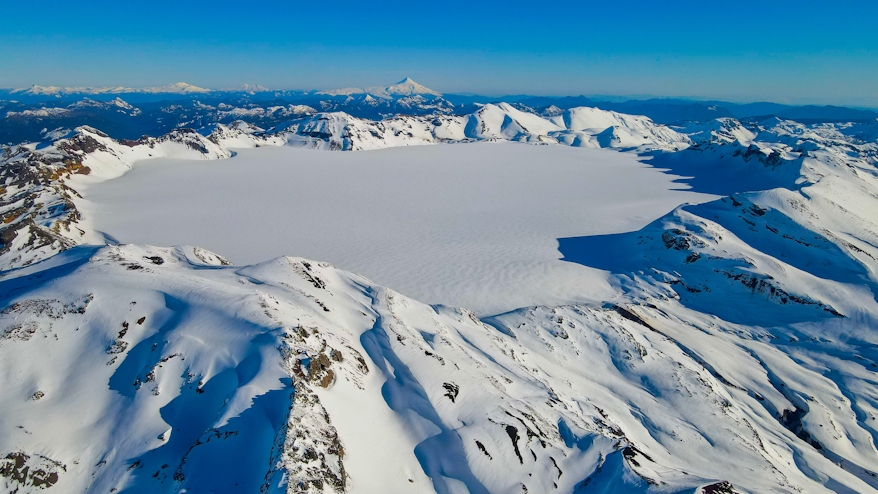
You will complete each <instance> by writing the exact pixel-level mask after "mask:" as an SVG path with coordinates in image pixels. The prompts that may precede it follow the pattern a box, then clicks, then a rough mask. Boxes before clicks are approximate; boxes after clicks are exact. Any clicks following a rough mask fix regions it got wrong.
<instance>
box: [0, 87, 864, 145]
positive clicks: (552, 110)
mask: <svg viewBox="0 0 878 494" xmlns="http://www.w3.org/2000/svg"><path fill="white" fill-rule="evenodd" d="M606 99H608V98H604V99H601V98H599V97H595V98H589V97H586V96H565V97H547V96H529V95H514V96H502V97H491V96H480V95H469V94H467V95H463V94H441V93H439V92H438V91H434V90H432V89H430V88H428V87H426V86H423V85H421V84H419V83H417V82H415V81H414V80H412V79H410V78H405V79H403V80H401V81H399V82H398V83H396V84H390V85H387V86H377V87H368V88H341V89H329V90H314V91H291V90H273V89H269V88H266V87H264V86H260V85H253V84H244V85H242V86H239V87H235V88H226V89H222V90H214V89H207V88H203V87H198V86H194V85H191V84H187V83H185V82H178V83H174V84H168V85H165V86H156V87H145V88H130V87H122V86H117V87H56V86H32V87H29V88H17V89H0V143H9V144H11V143H17V142H23V141H37V140H41V139H44V138H45V134H46V133H50V132H53V131H63V130H65V129H66V130H68V131H69V129H73V128H76V127H78V126H81V125H90V126H93V127H97V128H100V129H102V130H104V131H105V132H107V133H108V134H109V135H110V136H112V137H114V138H119V139H136V138H139V137H141V136H143V135H150V136H158V135H162V134H164V133H167V132H169V131H171V130H173V129H175V128H181V127H188V128H196V129H197V128H202V127H207V126H210V125H215V124H217V123H231V122H233V121H236V120H243V121H245V122H247V123H249V124H253V125H257V126H260V127H272V126H274V125H277V124H279V123H282V122H284V121H287V120H289V119H290V118H291V117H293V116H299V115H303V114H309V113H318V112H333V111H342V112H345V113H347V114H349V115H352V116H355V117H358V118H368V119H382V118H388V117H392V116H395V115H414V116H418V115H433V114H439V115H467V114H471V113H473V112H475V111H477V110H478V109H479V108H481V107H482V106H484V105H485V104H488V103H494V104H499V103H508V104H511V105H512V106H514V107H515V108H516V109H518V110H521V111H524V112H528V113H533V114H536V115H541V116H553V115H557V114H560V112H563V111H564V110H568V109H570V108H577V107H592V108H598V109H601V110H608V111H615V112H618V113H625V114H630V115H643V116H646V117H649V118H650V119H652V120H653V121H654V122H656V123H661V124H666V125H683V124H686V123H690V122H707V121H710V120H714V119H716V118H722V117H733V118H738V119H751V120H756V121H758V120H763V119H765V118H768V117H772V116H776V117H779V118H783V119H790V120H796V121H799V122H802V123H831V122H849V121H854V122H862V121H867V120H873V119H878V112H876V111H871V110H861V109H854V108H846V107H838V106H790V105H782V104H778V103H748V104H737V103H729V102H723V101H689V100H682V99H648V100H628V101H619V100H614V101H607V100H606Z"/></svg>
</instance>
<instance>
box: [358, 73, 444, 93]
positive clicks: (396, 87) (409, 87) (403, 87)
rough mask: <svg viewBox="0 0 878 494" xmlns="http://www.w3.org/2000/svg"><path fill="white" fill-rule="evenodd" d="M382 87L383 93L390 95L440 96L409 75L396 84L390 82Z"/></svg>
mask: <svg viewBox="0 0 878 494" xmlns="http://www.w3.org/2000/svg"><path fill="white" fill-rule="evenodd" d="M370 89H376V88H370ZM382 89H383V90H384V92H385V93H387V94H390V95H400V96H413V95H415V94H431V95H433V96H441V93H439V92H437V91H433V90H432V89H430V88H428V87H426V86H422V85H421V84H418V83H417V82H415V81H414V80H413V79H412V78H411V77H406V78H405V79H403V80H401V81H399V82H397V83H396V84H392V85H390V86H387V87H384V88H382Z"/></svg>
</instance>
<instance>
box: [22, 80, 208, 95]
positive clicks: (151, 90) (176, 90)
mask: <svg viewBox="0 0 878 494" xmlns="http://www.w3.org/2000/svg"><path fill="white" fill-rule="evenodd" d="M211 91H212V90H211V89H205V88H203V87H198V86H193V85H192V84H187V83H185V82H175V83H173V84H166V85H164V86H151V87H142V88H131V87H124V86H107V87H85V86H81V87H58V86H37V85H33V86H31V87H28V88H16V89H13V90H11V91H10V93H11V94H26V95H52V96H55V95H69V94H91V95H95V94H130V93H147V94H202V93H209V92H211Z"/></svg>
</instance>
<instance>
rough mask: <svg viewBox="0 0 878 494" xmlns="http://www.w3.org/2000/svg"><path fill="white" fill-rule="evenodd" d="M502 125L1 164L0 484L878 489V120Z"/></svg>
mask: <svg viewBox="0 0 878 494" xmlns="http://www.w3.org/2000/svg"><path fill="white" fill-rule="evenodd" d="M482 110H483V111H480V112H476V113H475V114H472V115H466V116H459V117H452V116H430V117H398V118H393V119H388V120H384V121H381V122H372V121H367V120H362V119H355V118H353V117H350V116H349V115H346V114H343V113H334V114H319V115H315V116H310V117H305V118H299V119H297V120H294V121H292V122H290V123H288V124H285V125H283V126H281V128H279V129H275V131H269V132H261V131H260V129H258V128H255V127H251V126H248V125H246V124H241V123H238V122H236V123H233V124H231V125H229V126H224V125H216V126H214V127H212V128H211V129H204V130H202V132H201V133H195V132H191V131H174V132H172V133H170V134H168V135H166V136H162V137H159V138H149V139H142V140H140V141H136V142H131V141H126V142H118V141H114V140H112V139H110V138H108V137H107V136H106V135H104V134H102V133H100V132H99V131H97V130H95V129H91V128H87V127H81V128H78V129H76V131H75V133H74V135H73V136H71V137H68V138H65V139H63V140H60V141H56V142H53V143H51V145H45V144H40V143H30V144H27V145H23V146H18V147H15V148H7V149H4V150H3V154H2V159H3V165H4V166H3V167H2V168H0V172H2V177H3V179H4V182H5V183H6V186H7V188H6V189H5V191H4V192H3V196H2V197H3V201H4V202H3V203H2V206H0V208H2V209H0V212H2V214H3V215H4V218H6V220H5V221H8V223H5V225H8V226H5V227H3V230H2V233H3V236H4V237H5V238H12V239H13V240H12V243H10V244H7V245H4V246H3V247H4V249H5V252H2V255H0V259H2V260H3V263H5V264H4V267H3V268H2V269H4V271H3V272H2V273H0V307H2V310H0V396H3V398H4V399H3V400H0V431H2V434H0V473H2V476H3V479H2V480H3V482H4V483H5V487H6V489H7V490H9V491H15V492H21V493H22V494H23V493H25V492H27V493H32V492H39V491H40V490H41V487H45V486H46V485H50V484H56V486H55V487H52V489H53V491H57V492H83V491H86V490H88V491H101V492H105V491H114V490H119V491H123V492H150V493H153V492H183V491H185V492H190V493H195V492H210V491H217V490H230V489H233V490H241V491H247V492H255V491H257V490H258V491H261V492H290V493H291V492H303V491H309V492H312V491H314V492H327V493H338V492H351V493H369V492H386V491H390V492H407V491H415V492H429V491H434V492H437V493H442V494H444V493H448V492H475V493H483V492H492V493H493V492H497V493H510V494H511V493H522V492H558V493H569V492H693V493H711V492H713V493H716V492H723V493H736V492H809V493H810V492H858V493H859V492H863V493H865V492H878V481H876V478H878V477H876V475H878V471H876V470H878V468H876V465H878V449H876V446H875V441H876V438H878V432H876V430H878V429H876V425H875V418H876V417H878V397H876V393H875V383H876V382H878V378H876V375H878V374H876V369H878V353H876V350H875V349H876V348H878V336H876V334H875V331H874V330H873V328H875V327H878V299H876V298H875V293H878V262H876V259H878V233H876V232H878V216H876V210H878V209H876V204H875V200H876V199H875V198H876V197H878V193H876V190H878V172H876V169H878V161H876V158H875V157H876V156H878V142H875V139H876V137H875V136H876V132H875V123H874V122H865V123H860V124H821V125H803V124H799V123H797V122H792V121H785V120H779V119H770V120H766V121H763V122H757V123H746V124H745V123H742V122H738V121H736V120H732V119H723V120H718V121H715V122H711V123H707V124H700V125H694V126H689V128H688V129H679V130H683V131H686V132H689V133H690V136H686V135H682V134H680V133H679V132H677V131H673V130H671V129H668V128H667V127H663V126H658V125H655V124H654V123H652V122H651V121H649V120H648V119H645V118H644V117H638V116H630V115H622V114H613V113H612V112H599V111H592V110H589V109H574V110H571V111H568V112H562V113H561V114H560V115H555V116H551V117H549V118H546V119H543V118H541V117H538V116H536V115H532V114H528V113H526V112H520V111H519V109H517V108H515V107H506V106H502V105H486V107H485V108H483V109H482ZM568 137H569V138H572V140H571V139H568ZM449 140H450V141H464V142H466V141H470V140H482V141H488V142H479V143H467V144H440V145H435V144H437V143H442V142H448V141H449ZM509 140H514V141H522V142H528V143H545V145H535V144H523V143H513V142H508V141H509ZM641 140H642V141H645V142H646V144H643V145H635V144H637V143H639V142H641ZM558 143H565V144H570V145H571V146H559V145H557V144H558ZM425 144H432V145H429V146H424V145H425ZM284 145H286V146H284ZM415 145H417V146H415ZM233 146H240V147H241V148H247V149H230V147H233ZM254 146H284V147H263V148H259V149H252V148H253V147H254ZM400 146H401V147H400ZM574 146H579V147H574ZM597 147H600V148H610V149H591V148H597ZM302 148H305V149H302ZM582 148H585V149H582ZM326 149H338V150H341V149H344V150H360V151H359V152H356V153H338V152H336V153H331V152H326V151H325V150H326ZM367 149H371V150H373V151H364V150H367ZM612 149H629V150H638V151H640V152H647V151H649V156H650V157H651V160H649V161H648V163H649V164H650V165H654V166H656V167H660V168H667V169H668V172H666V173H663V172H661V171H659V170H657V169H656V168H651V167H650V166H648V165H647V164H646V163H644V161H646V160H647V158H646V157H644V156H638V155H636V154H633V153H631V152H619V151H615V150H612ZM318 150H319V151H318ZM375 150H377V151H375ZM236 153H237V154H236ZM149 158H153V159H149ZM168 158H172V159H168ZM178 158H182V160H181V159H178ZM196 160H197V161H196ZM83 172H86V174H83ZM675 174H676V175H680V174H684V175H686V176H687V177H688V178H682V177H679V182H683V183H686V184H689V185H691V187H692V190H693V192H687V191H683V190H674V189H675V188H679V187H681V186H680V184H679V182H677V181H675V178H678V177H675V176H674V175H675ZM109 179H113V180H109ZM102 181H103V183H101V182H102ZM695 191H697V192H699V193H698V194H696V193H695ZM80 192H81V193H83V195H84V198H81V197H79V194H78V193H80ZM708 192H711V193H719V194H721V195H723V196H725V197H720V198H718V199H717V198H716V197H715V196H710V195H706V194H705V193H708ZM693 198H695V199H697V200H693ZM101 201H103V202H101ZM684 201H689V202H698V204H686V205H679V204H680V203H681V202H684ZM705 201H706V202H705ZM101 204H104V205H105V206H106V207H107V208H112V210H111V211H120V212H121V215H120V219H119V220H118V222H117V223H118V224H116V225H110V226H108V225H109V224H110V223H111V222H112V221H111V220H112V217H111V215H110V216H108V214H107V211H101V208H100V206H101ZM678 205H679V206H678ZM108 218H109V219H108ZM162 222H164V223H162ZM98 223H101V224H100V225H98ZM98 226H100V228H97V227H98ZM96 228H97V229H98V230H101V229H102V230H105V231H108V232H115V233H116V234H119V235H122V236H124V235H128V236H132V237H133V236H136V235H140V234H143V235H144V237H146V236H150V237H151V238H149V239H145V240H138V241H141V242H150V243H156V240H157V237H160V235H161V234H162V231H160V230H163V229H164V228H169V230H168V231H169V232H170V233H172V234H173V235H169V238H168V239H162V242H163V243H167V244H175V243H182V242H183V241H185V242H189V239H190V238H191V237H195V236H199V235H201V236H203V238H202V240H205V241H206V242H207V243H212V244H213V245H220V246H221V247H220V248H217V250H219V251H220V252H222V253H223V254H231V255H232V256H233V260H235V261H238V262H239V263H251V262H255V261H251V260H249V259H246V256H249V255H252V256H253V257H255V258H259V259H258V260H260V261H261V260H262V258H265V257H270V256H273V255H274V254H273V253H271V252H270V250H271V249H273V248H275V247H277V248H279V249H282V252H284V253H286V252H289V250H293V249H295V250H297V251H298V252H296V254H301V253H302V252H301V251H299V246H303V248H302V250H306V249H308V248H314V250H315V252H316V251H320V252H319V253H318V254H315V255H314V256H313V257H318V258H323V259H326V257H325V256H324V254H327V253H333V252H335V253H337V254H339V257H340V258H342V257H344V256H345V255H347V256H349V257H350V258H351V259H353V261H351V262H354V261H356V262H363V265H364V266H366V268H365V269H371V268H369V263H370V262H371V263H374V266H375V267H376V271H378V274H377V275H370V276H371V277H373V278H380V277H382V276H387V277H388V278H391V277H392V276H401V277H402V278H405V279H404V280H402V282H404V281H405V280H408V279H412V280H415V281H416V282H417V283H415V285H418V284H420V285H422V286H423V287H426V288H425V290H434V291H436V292H437V293H436V297H437V298H442V297H446V296H448V297H449V299H450V300H454V298H455V297H459V298H460V299H461V300H464V301H465V302H467V303H468V302H471V304H469V305H471V307H475V308H477V309H479V314H476V313H473V312H472V311H471V310H470V309H466V308H456V307H453V306H448V305H437V304H432V305H427V304H425V303H424V302H425V301H430V298H429V294H428V295H426V296H424V297H420V296H419V298H422V300H421V301H417V300H415V299H413V298H409V297H407V296H406V295H403V294H400V293H398V292H396V291H394V290H392V289H390V288H386V287H384V286H381V285H380V284H376V283H375V282H373V281H369V280H368V279H366V278H363V277H362V276H360V275H355V274H352V273H350V272H346V271H343V270H340V269H338V268H335V267H333V266H331V265H329V264H326V263H324V262H316V261H307V260H305V259H301V258H292V257H278V258H276V259H274V260H271V261H266V262H259V263H258V264H250V265H237V266H235V265H231V264H230V263H229V261H228V260H226V259H225V258H224V257H222V256H220V255H218V254H214V253H212V252H209V251H207V250H205V249H203V248H200V247H179V246H178V247H150V246H145V245H133V244H127V245H111V246H96V245H83V244H87V243H88V242H93V243H103V242H105V240H109V241H110V242H111V243H112V239H107V238H105V237H101V236H100V235H99V233H98V232H97V231H96ZM123 230H124V231H127V232H128V233H127V234H124V235H123V234H122V233H119V232H122V231H123ZM565 235H567V236H565ZM170 237H173V238H170ZM213 245H211V246H213ZM222 246H228V247H229V250H230V251H232V252H227V251H224V250H222V248H223V247H222ZM309 246H310V247H309ZM236 248H238V249H240V253H238V252H235V249H236ZM260 249H261V250H262V251H263V252H264V254H260ZM287 249H289V250H287ZM59 251H61V252H60V253H57V252H59ZM53 254H54V255H53ZM559 256H563V258H564V261H563V262H561V261H559V260H558V257H559ZM237 257H242V259H238V258H237ZM40 260H42V262H39V261H40ZM378 261H380V262H378ZM346 262H349V261H348V260H345V259H341V261H340V263H346ZM541 269H542V271H540V270H541ZM400 273H402V275H400ZM497 273H499V274H500V275H497ZM501 275H502V276H501ZM391 281H392V280H391ZM392 286H394V287H395V288H399V286H396V285H392ZM416 288H417V286H416V287H415V289H412V290H403V291H404V293H408V294H410V295H411V294H413V293H414V292H415V291H416ZM443 290H444V291H443ZM498 293H499V294H500V296H498V295H496V294H498ZM520 294H524V295H526V297H525V298H522V299H521V300H518V299H516V298H515V297H518V296H520ZM540 300H547V302H535V301H540ZM538 303H539V304H543V305H531V304H538ZM480 304H482V305H480ZM455 305H456V304H455ZM464 305H466V304H464ZM508 307H514V308H515V309H514V310H509V311H507V312H504V313H500V314H497V315H493V316H489V317H485V316H488V315H489V314H492V313H496V312H501V311H504V310H506V308H508ZM479 316H482V317H479ZM84 445H87V446H84ZM4 455H5V456H4Z"/></svg>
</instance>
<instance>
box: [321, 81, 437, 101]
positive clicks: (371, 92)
mask: <svg viewBox="0 0 878 494" xmlns="http://www.w3.org/2000/svg"><path fill="white" fill-rule="evenodd" d="M317 94H325V95H327V96H352V95H355V94H365V95H366V96H367V97H368V96H375V97H378V98H383V99H391V98H398V97H402V96H415V95H429V96H442V94H441V93H439V92H437V91H434V90H432V89H430V88H428V87H426V86H423V85H421V84H418V83H417V82H415V81H413V80H412V79H411V78H409V77H406V78H405V79H403V80H401V81H399V82H397V83H396V84H391V85H389V86H374V87H367V88H355V87H347V88H341V89H328V90H324V91H318V92H317Z"/></svg>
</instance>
